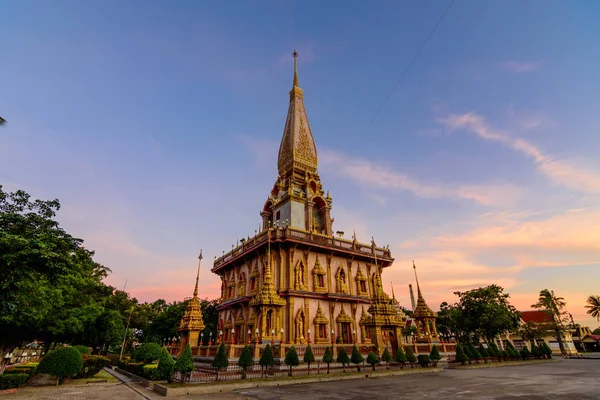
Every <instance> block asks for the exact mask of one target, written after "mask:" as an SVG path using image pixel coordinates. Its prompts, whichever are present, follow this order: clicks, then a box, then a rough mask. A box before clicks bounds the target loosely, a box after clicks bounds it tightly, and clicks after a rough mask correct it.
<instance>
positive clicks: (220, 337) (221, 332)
mask: <svg viewBox="0 0 600 400" xmlns="http://www.w3.org/2000/svg"><path fill="white" fill-rule="evenodd" d="M222 342H223V331H222V330H220V331H219V344H221V343H222Z"/></svg>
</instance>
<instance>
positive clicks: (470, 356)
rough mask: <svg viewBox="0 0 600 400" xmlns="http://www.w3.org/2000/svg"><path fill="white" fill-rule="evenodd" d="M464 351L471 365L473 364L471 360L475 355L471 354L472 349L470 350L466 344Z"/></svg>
mask: <svg viewBox="0 0 600 400" xmlns="http://www.w3.org/2000/svg"><path fill="white" fill-rule="evenodd" d="M463 350H464V352H465V355H466V356H467V358H468V359H469V364H471V360H472V359H473V354H471V349H469V345H468V344H465V345H464V346H463Z"/></svg>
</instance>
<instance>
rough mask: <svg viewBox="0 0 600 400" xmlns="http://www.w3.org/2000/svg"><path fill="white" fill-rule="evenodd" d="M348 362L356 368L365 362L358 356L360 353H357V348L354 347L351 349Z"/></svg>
mask: <svg viewBox="0 0 600 400" xmlns="http://www.w3.org/2000/svg"><path fill="white" fill-rule="evenodd" d="M350 361H352V364H355V365H356V366H357V367H358V364H360V363H362V362H363V361H365V358H364V357H363V356H362V355H361V354H360V351H358V347H356V345H354V347H352V356H351V357H350Z"/></svg>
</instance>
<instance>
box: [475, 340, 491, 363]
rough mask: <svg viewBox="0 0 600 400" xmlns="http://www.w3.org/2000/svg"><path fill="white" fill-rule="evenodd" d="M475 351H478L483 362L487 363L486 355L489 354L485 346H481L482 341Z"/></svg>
mask: <svg viewBox="0 0 600 400" xmlns="http://www.w3.org/2000/svg"><path fill="white" fill-rule="evenodd" d="M477 351H479V354H481V358H483V362H484V363H487V357H489V356H490V355H489V354H488V351H487V349H486V348H485V347H483V343H479V349H477Z"/></svg>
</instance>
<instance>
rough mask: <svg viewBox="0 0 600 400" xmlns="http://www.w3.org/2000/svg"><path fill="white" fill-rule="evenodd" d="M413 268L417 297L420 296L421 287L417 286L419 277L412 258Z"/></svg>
mask: <svg viewBox="0 0 600 400" xmlns="http://www.w3.org/2000/svg"><path fill="white" fill-rule="evenodd" d="M413 269H414V270H415V280H416V281H417V294H418V296H419V297H422V295H421V287H420V286H419V277H418V276H417V266H416V265H415V260H413Z"/></svg>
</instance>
